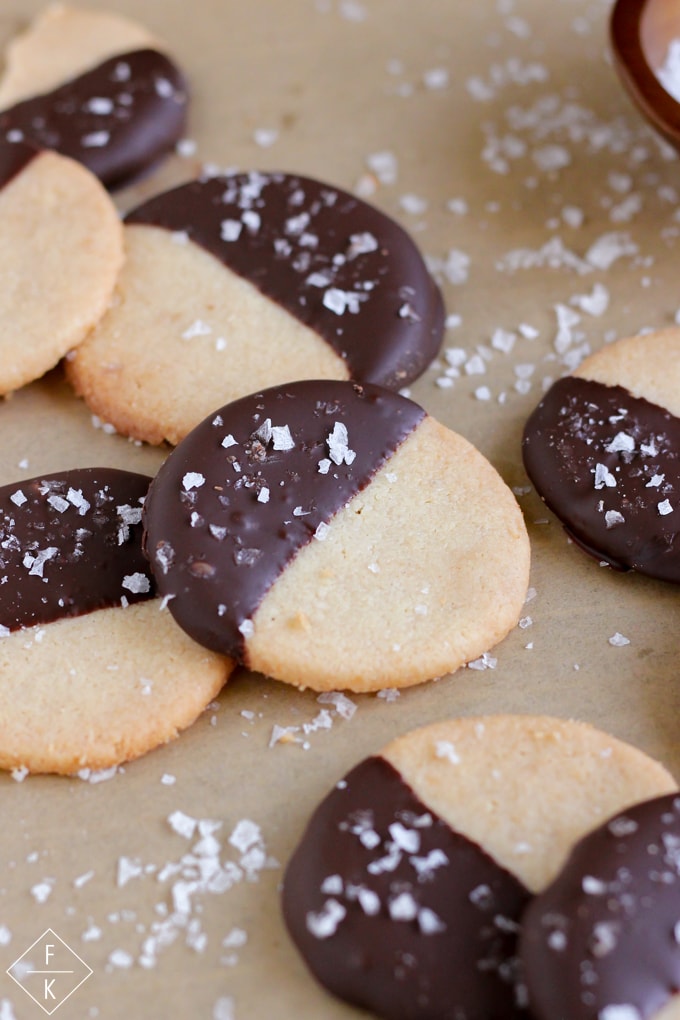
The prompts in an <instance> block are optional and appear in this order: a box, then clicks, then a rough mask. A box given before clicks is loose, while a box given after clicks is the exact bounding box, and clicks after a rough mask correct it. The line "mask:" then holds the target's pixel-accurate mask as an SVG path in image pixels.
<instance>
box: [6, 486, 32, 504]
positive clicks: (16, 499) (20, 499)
mask: <svg viewBox="0 0 680 1020" xmlns="http://www.w3.org/2000/svg"><path fill="white" fill-rule="evenodd" d="M9 498H10V499H11V500H12V502H13V503H14V505H15V506H23V505H24V503H27V502H28V498H27V497H26V496H25V495H24V493H23V492H22V491H21V489H17V491H16V492H13V493H12V495H11V496H10V497H9Z"/></svg>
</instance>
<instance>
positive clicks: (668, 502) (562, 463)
mask: <svg viewBox="0 0 680 1020" xmlns="http://www.w3.org/2000/svg"><path fill="white" fill-rule="evenodd" d="M679 366H680V330H677V329H668V330H662V331H660V332H658V333H649V334H644V335H641V336H636V337H629V338H627V339H624V340H619V341H617V342H616V343H612V344H610V345H608V346H607V347H603V348H602V349H601V350H600V351H598V352H597V353H596V354H593V355H591V356H590V357H589V358H586V360H585V361H583V362H582V364H581V365H580V366H579V368H578V370H577V371H576V372H574V374H573V375H568V376H565V377H564V378H562V379H560V380H559V381H558V382H556V383H554V385H553V386H552V387H551V388H550V390H549V391H548V392H547V393H546V395H545V397H544V398H543V400H542V401H541V403H540V404H539V405H538V407H537V408H536V409H535V411H534V412H533V413H532V415H531V417H530V418H529V420H528V421H527V423H526V426H525V429H524V437H523V441H522V450H523V455H524V463H525V466H526V470H527V473H528V475H529V478H530V479H531V481H532V482H533V483H534V485H535V487H536V490H537V492H538V493H539V495H540V496H541V497H542V499H543V500H544V502H545V503H546V504H547V506H548V507H549V508H550V509H551V510H552V511H553V512H554V513H555V514H556V515H557V517H558V518H559V519H560V520H561V522H562V523H563V525H564V527H565V529H566V531H567V533H568V534H569V535H570V537H571V538H573V540H574V541H575V542H576V543H577V544H578V545H579V546H581V547H582V548H583V549H585V550H586V551H587V552H589V553H591V554H592V555H593V556H595V557H597V558H598V559H599V560H602V561H605V562H607V563H609V564H610V565H611V566H612V567H614V568H616V569H619V570H636V571H638V572H639V573H642V574H647V575H648V576H650V577H655V578H658V579H660V580H663V581H673V582H675V583H678V582H680V525H679V521H680V500H679V496H680V400H679V399H678V393H679V392H680V367H679Z"/></svg>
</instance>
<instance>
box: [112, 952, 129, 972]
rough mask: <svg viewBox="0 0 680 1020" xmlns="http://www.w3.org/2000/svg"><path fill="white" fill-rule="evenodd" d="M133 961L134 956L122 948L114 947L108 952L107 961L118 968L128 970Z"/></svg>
mask: <svg viewBox="0 0 680 1020" xmlns="http://www.w3.org/2000/svg"><path fill="white" fill-rule="evenodd" d="M134 962H135V961H134V958H133V957H132V956H131V955H130V953H128V952H126V951H125V950H124V949H114V950H113V952H112V953H109V963H110V964H111V966H112V967H117V968H118V969H119V970H129V969H130V967H131V966H132V964H133V963H134Z"/></svg>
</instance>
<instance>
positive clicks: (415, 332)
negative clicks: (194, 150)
mask: <svg viewBox="0 0 680 1020" xmlns="http://www.w3.org/2000/svg"><path fill="white" fill-rule="evenodd" d="M126 222H127V223H137V224H139V223H143V224H148V225H151V226H157V227H163V228H165V229H167V230H172V231H183V232H185V233H186V234H187V236H188V237H189V238H190V239H191V240H192V241H193V242H194V243H196V244H198V245H200V246H201V247H203V248H205V249H207V250H208V251H209V252H210V253H211V254H213V255H214V256H215V257H216V258H218V259H220V261H221V262H223V264H224V265H225V266H227V267H228V268H229V269H231V270H232V271H233V272H235V273H237V274H238V275H240V276H242V277H244V278H245V279H247V280H249V281H250V282H251V283H252V284H253V285H254V286H256V287H258V288H259V290H260V291H261V292H262V293H263V294H264V295H266V296H267V297H268V298H271V299H272V300H273V301H276V302H277V303H278V304H279V305H281V306H282V307H283V308H285V309H286V311H288V312H289V313H290V314H291V315H293V316H295V318H297V319H298V320H299V321H300V322H302V323H303V324H304V325H306V326H309V327H310V328H311V329H313V330H314V331H315V332H316V333H317V334H318V335H319V336H321V337H323V339H324V340H325V341H326V342H327V343H328V344H330V345H331V347H332V348H333V349H334V350H335V351H336V353H337V354H339V355H340V356H341V357H342V358H343V359H344V360H345V361H346V362H347V367H348V371H349V375H350V377H351V378H352V379H355V380H357V381H359V382H374V383H379V384H380V385H382V386H388V387H390V388H392V389H398V388H399V387H401V386H403V385H405V384H406V383H407V382H410V381H411V380H413V379H415V378H416V376H418V375H420V374H421V373H422V372H423V371H424V370H425V368H426V367H427V366H428V365H429V363H430V362H431V361H432V359H433V358H434V357H435V355H436V353H437V351H438V349H439V345H440V343H441V339H442V334H443V328H444V306H443V302H442V297H441V293H440V291H439V289H438V287H437V286H436V284H435V283H434V281H433V280H432V278H431V277H430V275H429V273H428V271H427V268H426V266H425V263H424V261H423V258H422V256H421V254H420V252H419V251H418V249H417V247H416V246H415V244H414V243H413V241H412V240H411V238H410V237H409V235H408V234H407V233H406V232H405V231H404V230H403V229H402V228H401V227H400V226H399V225H398V224H397V223H395V222H394V221H393V220H391V219H390V218H389V217H388V216H386V215H385V214H384V213H382V212H380V211H379V210H378V209H375V208H373V207H372V206H370V205H368V204H367V203H365V202H362V201H361V200H360V199H358V198H355V197H354V196H353V195H350V194H348V193H347V192H344V191H341V190H340V189H339V188H334V187H332V186H331V185H328V184H322V183H320V182H318V181H314V180H310V179H309V178H304V177H298V176H291V175H286V174H278V173H275V174H262V173H250V174H236V175H233V176H228V177H213V178H210V179H207V180H200V181H192V182H191V183H189V184H185V185H182V186H181V187H179V188H175V189H173V190H171V191H167V192H165V193H164V194H162V195H158V196H156V197H155V198H152V199H150V200H149V201H148V202H146V203H144V205H142V206H140V207H139V208H138V209H136V210H133V211H132V212H131V213H129V214H128V216H127V217H126Z"/></svg>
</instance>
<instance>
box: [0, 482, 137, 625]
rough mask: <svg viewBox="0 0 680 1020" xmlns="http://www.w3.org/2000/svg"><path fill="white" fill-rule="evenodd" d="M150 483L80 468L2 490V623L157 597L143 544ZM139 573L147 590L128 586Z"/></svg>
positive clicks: (31, 621) (19, 622)
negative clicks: (143, 509) (143, 518)
mask: <svg viewBox="0 0 680 1020" xmlns="http://www.w3.org/2000/svg"><path fill="white" fill-rule="evenodd" d="M150 481H151V479H150V478H147V476H146V475H139V474H134V473H132V472H130V471H119V470H115V469H113V468H80V469H75V470H73V471H58V472H55V473H54V474H49V475H41V476H39V477H37V478H31V479H28V480H27V481H21V482H16V483H15V484H13V485H5V486H3V487H2V488H0V515H1V517H0V626H2V627H7V628H8V629H9V630H18V629H20V628H22V627H32V626H34V625H36V624H43V623H52V622H53V621H54V620H59V619H61V618H63V617H67V616H81V615H83V614H85V613H89V612H91V611H92V610H94V609H103V608H105V607H107V606H118V605H121V602H122V600H123V598H125V599H126V600H127V601H128V602H130V603H132V602H138V601H140V600H141V599H146V598H150V597H151V596H152V595H154V593H155V592H154V584H153V578H152V577H151V576H150V571H149V564H148V563H147V561H146V559H145V558H144V555H143V554H142V541H141V539H142V525H141V506H142V502H143V500H144V497H145V496H146V493H147V490H148V487H149V482H150ZM135 518H136V521H135ZM137 574H139V575H144V577H145V578H146V584H147V585H148V590H147V591H141V592H135V591H134V590H130V588H128V587H126V586H125V585H124V581H125V579H126V578H127V577H132V576H133V575H137ZM133 587H137V586H136V585H134V584H133ZM142 587H144V582H142Z"/></svg>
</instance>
